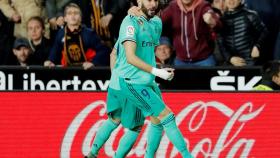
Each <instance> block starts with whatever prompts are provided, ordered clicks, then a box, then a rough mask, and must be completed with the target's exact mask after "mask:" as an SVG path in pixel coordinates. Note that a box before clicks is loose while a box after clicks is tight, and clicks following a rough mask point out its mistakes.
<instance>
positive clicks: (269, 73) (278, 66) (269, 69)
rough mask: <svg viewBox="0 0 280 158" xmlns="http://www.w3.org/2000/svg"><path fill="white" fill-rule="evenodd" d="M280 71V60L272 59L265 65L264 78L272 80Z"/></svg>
mask: <svg viewBox="0 0 280 158" xmlns="http://www.w3.org/2000/svg"><path fill="white" fill-rule="evenodd" d="M279 72H280V61H279V60H274V61H270V62H268V63H267V64H265V65H264V66H263V79H265V80H272V77H273V76H277V75H278V73H279Z"/></svg>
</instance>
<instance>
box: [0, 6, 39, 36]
mask: <svg viewBox="0 0 280 158" xmlns="http://www.w3.org/2000/svg"><path fill="white" fill-rule="evenodd" d="M42 4H43V2H42V1H41V0H21V1H20V0H13V1H11V0H0V10H2V12H3V13H4V15H5V16H6V17H7V18H8V19H10V20H11V21H13V22H14V23H15V28H14V36H15V37H17V38H18V37H25V38H27V29H26V22H27V20H28V19H30V18H31V17H33V16H43V15H44V8H43V5H42Z"/></svg>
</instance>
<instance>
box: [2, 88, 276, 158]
mask: <svg viewBox="0 0 280 158" xmlns="http://www.w3.org/2000/svg"><path fill="white" fill-rule="evenodd" d="M163 98H164V100H165V102H166V104H167V105H168V106H169V107H170V108H171V109H172V110H173V112H174V113H175V114H176V121H177V124H178V126H179V128H180V129H181V131H182V133H183V135H184V137H185V140H186V143H187V145H188V149H189V151H190V152H191V153H192V155H193V156H194V157H197V158H220V157H221V158H224V157H227V158H232V157H234V158H235V157H244V158H276V157H279V156H280V153H279V151H278V150H279V149H278V148H279V146H280V136H279V133H280V129H279V127H280V123H279V114H278V112H279V111H280V107H279V105H278V104H279V98H280V94H278V93H183V92H182V93H163ZM105 100H106V93H103V92H102V93H98V92H63V93H57V92H49V93H46V92H29V93H26V92H25V93H24V92H2V93H1V97H0V104H1V106H0V140H1V141H0V155H1V158H10V157H19V158H21V157H22V158H23V157H25V158H26V157H28V158H33V157H34V158H35V157H37V158H38V157H40V158H59V157H60V158H80V157H82V155H83V154H87V153H88V152H89V151H90V146H91V144H92V141H93V138H94V136H95V134H96V131H97V130H98V127H99V126H100V125H101V123H102V122H103V121H104V120H106V119H107V116H106V109H105V107H106V102H105ZM147 124H148V121H146V122H145V126H144V128H143V129H142V132H141V134H140V136H139V138H138V140H137V142H136V144H135V145H134V147H133V149H132V150H131V152H130V153H129V155H128V157H130V158H134V157H143V156H144V153H145V146H146V135H147ZM124 132H125V130H124V129H123V128H122V127H119V128H117V129H116V130H115V131H114V132H113V133H112V135H111V137H110V139H109V140H108V141H107V142H106V144H105V146H104V148H102V150H101V151H100V155H99V157H104V158H106V157H112V156H113V154H114V151H115V150H116V148H117V145H118V141H119V140H120V137H121V136H122V135H123V133H124ZM156 157H160V158H163V157H166V158H177V157H180V155H179V153H178V151H177V150H176V149H175V148H174V147H173V145H172V144H171V142H170V141H169V140H168V138H167V137H166V135H165V134H163V136H162V141H161V144H160V146H159V149H158V152H157V153H156Z"/></svg>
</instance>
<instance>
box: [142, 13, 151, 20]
mask: <svg viewBox="0 0 280 158" xmlns="http://www.w3.org/2000/svg"><path fill="white" fill-rule="evenodd" d="M141 16H143V17H144V18H145V19H146V20H148V21H149V20H150V18H148V16H147V15H146V14H145V13H144V12H143V11H141Z"/></svg>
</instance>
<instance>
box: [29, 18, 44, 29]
mask: <svg viewBox="0 0 280 158" xmlns="http://www.w3.org/2000/svg"><path fill="white" fill-rule="evenodd" d="M31 20H35V21H38V22H39V23H40V25H41V26H42V28H43V30H45V22H44V20H43V18H42V17H40V16H32V17H31V18H29V19H28V21H27V23H26V24H27V25H28V23H29V22H30V21H31Z"/></svg>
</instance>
